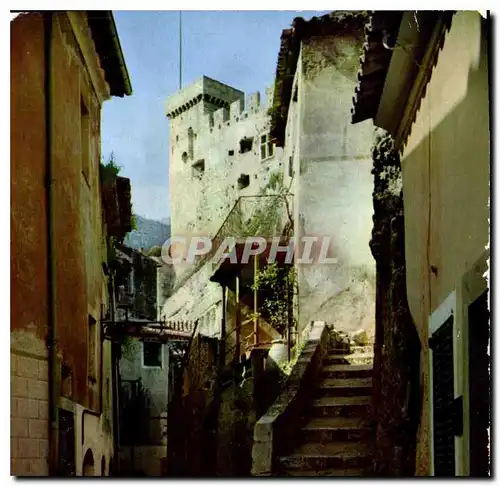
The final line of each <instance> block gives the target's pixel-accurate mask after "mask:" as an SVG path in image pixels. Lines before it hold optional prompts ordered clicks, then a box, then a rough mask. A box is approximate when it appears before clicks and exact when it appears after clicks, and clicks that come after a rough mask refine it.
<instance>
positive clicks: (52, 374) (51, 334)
mask: <svg viewBox="0 0 500 486" xmlns="http://www.w3.org/2000/svg"><path fill="white" fill-rule="evenodd" d="M53 17H54V14H53V13H52V12H45V13H44V14H43V23H44V41H45V130H46V132H45V133H46V137H45V164H46V181H45V182H46V191H45V195H46V205H47V262H48V265H47V281H48V294H49V295H48V332H47V348H48V352H49V357H48V358H49V361H48V372H49V376H48V380H49V383H48V386H49V475H50V476H56V475H57V474H58V472H59V471H58V462H59V390H60V373H61V368H60V363H59V360H58V357H57V348H58V335H57V316H56V312H57V287H56V278H55V277H56V259H55V252H54V235H53V232H54V224H55V214H54V201H55V194H54V180H53V166H52V162H53V161H52V93H53V87H52V83H53V76H52V25H53Z"/></svg>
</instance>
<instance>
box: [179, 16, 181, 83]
mask: <svg viewBox="0 0 500 486" xmlns="http://www.w3.org/2000/svg"><path fill="white" fill-rule="evenodd" d="M179 89H182V10H179Z"/></svg>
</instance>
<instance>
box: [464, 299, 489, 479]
mask: <svg viewBox="0 0 500 486" xmlns="http://www.w3.org/2000/svg"><path fill="white" fill-rule="evenodd" d="M489 339H490V326H489V311H488V293H487V292H484V293H483V294H482V295H481V296H480V297H479V298H478V299H477V300H475V301H474V302H473V303H472V304H471V305H470V306H469V403H470V405H469V413H470V418H469V420H470V441H469V443H470V476H473V477H488V476H490V467H491V466H490V450H489V437H488V428H489V427H490V425H491V377H490V367H491V360H490V356H489V355H488V342H489Z"/></svg>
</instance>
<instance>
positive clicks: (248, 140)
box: [240, 137, 253, 154]
mask: <svg viewBox="0 0 500 486" xmlns="http://www.w3.org/2000/svg"><path fill="white" fill-rule="evenodd" d="M252 146H253V137H243V138H242V139H241V140H240V154H244V153H246V152H250V151H251V150H252Z"/></svg>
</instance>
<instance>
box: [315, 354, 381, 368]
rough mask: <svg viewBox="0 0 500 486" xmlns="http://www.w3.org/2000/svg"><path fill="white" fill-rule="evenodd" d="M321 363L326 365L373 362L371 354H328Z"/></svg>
mask: <svg viewBox="0 0 500 486" xmlns="http://www.w3.org/2000/svg"><path fill="white" fill-rule="evenodd" d="M323 364H324V365H326V366H328V365H331V364H373V354H368V353H358V354H345V353H340V354H329V355H328V356H325V358H324V359H323Z"/></svg>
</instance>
